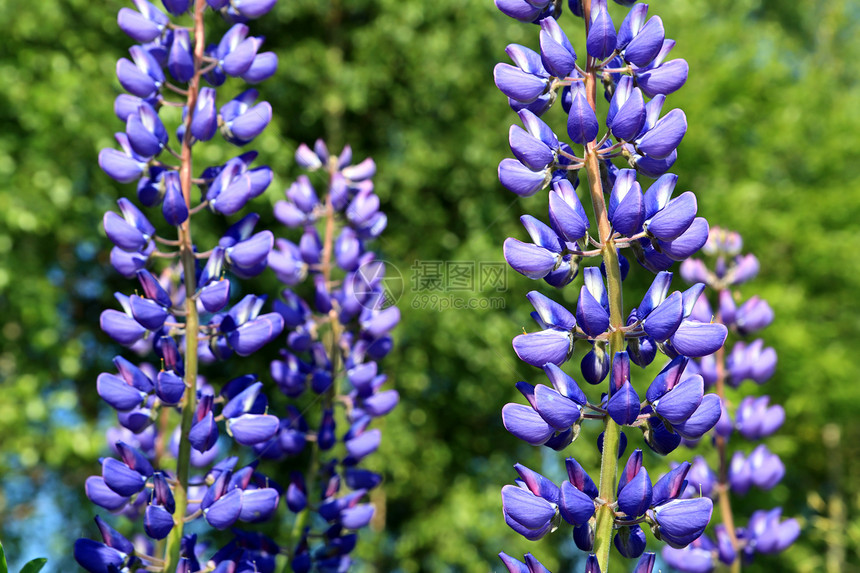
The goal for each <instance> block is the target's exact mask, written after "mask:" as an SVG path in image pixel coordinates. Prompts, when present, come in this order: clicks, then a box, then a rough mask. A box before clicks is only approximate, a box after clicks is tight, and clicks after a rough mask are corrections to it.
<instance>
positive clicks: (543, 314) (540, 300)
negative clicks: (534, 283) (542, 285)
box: [526, 290, 576, 330]
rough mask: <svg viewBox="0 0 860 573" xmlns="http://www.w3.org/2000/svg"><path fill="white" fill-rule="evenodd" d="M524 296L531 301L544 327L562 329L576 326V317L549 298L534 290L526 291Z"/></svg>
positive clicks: (571, 328)
mask: <svg viewBox="0 0 860 573" xmlns="http://www.w3.org/2000/svg"><path fill="white" fill-rule="evenodd" d="M526 297H527V298H528V299H529V302H530V303H532V306H533V307H534V309H535V311H536V312H537V314H538V317H539V318H540V320H539V321H538V322H539V323H541V325H542V326H543V327H544V328H548V327H550V326H555V327H557V328H561V329H563V330H573V329H574V328H576V318H575V317H574V316H573V313H571V312H570V311H569V310H567V309H566V308H564V307H563V306H562V305H560V304H559V303H557V302H555V301H554V300H552V299H551V298H549V297H547V296H546V295H544V294H541V293H539V292H538V291H535V290H533V291H531V292H530V293H528V294H527V295H526Z"/></svg>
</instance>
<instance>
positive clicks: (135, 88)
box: [116, 58, 157, 98]
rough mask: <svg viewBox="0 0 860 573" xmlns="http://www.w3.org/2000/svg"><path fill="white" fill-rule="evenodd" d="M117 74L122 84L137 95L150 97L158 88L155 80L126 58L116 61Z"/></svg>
mask: <svg viewBox="0 0 860 573" xmlns="http://www.w3.org/2000/svg"><path fill="white" fill-rule="evenodd" d="M116 75H117V78H118V79H119V83H120V85H122V87H123V88H124V89H125V90H126V91H127V92H129V93H131V94H132V95H136V96H137V97H141V98H148V97H150V96H152V95H153V94H154V93H155V91H156V89H157V86H156V84H155V80H153V79H152V78H151V77H150V76H149V74H147V73H146V72H144V71H143V70H141V69H140V68H139V67H137V66H136V65H134V64H133V63H132V62H131V60H128V59H126V58H120V60H119V61H118V62H117V63H116Z"/></svg>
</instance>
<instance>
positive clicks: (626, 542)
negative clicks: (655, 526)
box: [612, 525, 647, 559]
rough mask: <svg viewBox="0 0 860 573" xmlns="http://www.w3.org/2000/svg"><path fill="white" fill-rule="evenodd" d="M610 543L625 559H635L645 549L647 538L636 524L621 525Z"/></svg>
mask: <svg viewBox="0 0 860 573" xmlns="http://www.w3.org/2000/svg"><path fill="white" fill-rule="evenodd" d="M612 543H613V544H614V545H615V548H616V549H617V550H618V552H619V553H621V555H622V556H623V557H625V558H627V559H636V558H637V557H639V556H640V555H642V552H643V551H645V545H646V543H647V540H646V539H645V532H644V531H642V528H641V527H639V526H638V525H631V526H629V527H622V528H620V529H619V530H618V532H617V533H616V534H615V537H613V539H612Z"/></svg>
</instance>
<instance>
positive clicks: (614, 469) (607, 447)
mask: <svg viewBox="0 0 860 573" xmlns="http://www.w3.org/2000/svg"><path fill="white" fill-rule="evenodd" d="M586 83H588V78H586ZM585 171H586V173H587V174H588V189H589V193H590V195H591V203H592V206H593V207H594V215H595V218H596V219H597V229H598V233H599V236H600V243H601V245H602V247H601V254H602V256H603V263H604V267H605V268H606V283H607V289H608V295H609V322H610V329H611V334H610V335H609V349H610V350H609V352H610V355H611V357H612V359H613V360H614V359H615V353H616V352H621V351H622V350H624V333H623V332H622V331H621V327H622V326H624V312H623V308H624V304H623V298H622V293H621V268H620V266H619V264H618V250H617V248H616V247H615V243H614V242H613V241H612V239H611V237H612V228H611V225H610V224H609V218H608V216H607V212H606V197H605V196H604V194H603V183H602V181H601V178H600V164H599V160H598V158H597V153H596V151H595V150H594V147H593V144H590V145H589V146H588V149H587V152H586V155H585ZM620 440H621V428H620V426H618V424H616V423H615V422H614V421H613V420H612V418H610V417H609V416H606V418H605V427H604V431H603V453H602V454H601V458H600V486H599V498H600V500H601V503H602V505H601V506H600V507H599V508H598V509H597V524H596V526H595V532H594V553H595V555H596V556H597V561H598V564H599V565H600V570H601V571H602V572H603V573H607V572H608V571H609V550H610V547H611V546H612V533H613V528H614V523H615V512H614V511H613V510H612V507H611V505H612V504H613V503H614V502H615V487H616V475H617V473H618V444H619V442H620Z"/></svg>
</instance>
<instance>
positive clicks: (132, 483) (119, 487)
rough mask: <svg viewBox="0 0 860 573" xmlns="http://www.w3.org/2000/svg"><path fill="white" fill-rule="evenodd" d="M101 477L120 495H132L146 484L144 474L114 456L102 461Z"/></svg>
mask: <svg viewBox="0 0 860 573" xmlns="http://www.w3.org/2000/svg"><path fill="white" fill-rule="evenodd" d="M102 477H103V478H104V481H105V484H106V485H107V486H108V487H109V488H110V489H112V490H113V491H114V492H116V493H117V494H119V495H122V496H131V495H134V494H136V493H138V492H140V490H142V489H143V486H144V484H146V478H145V477H144V476H142V475H141V474H140V473H138V472H136V471H135V470H133V469H131V468H130V467H128V466H127V465H125V464H124V463H122V462H121V461H119V460H116V459H114V458H105V459H104V461H103V462H102Z"/></svg>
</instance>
